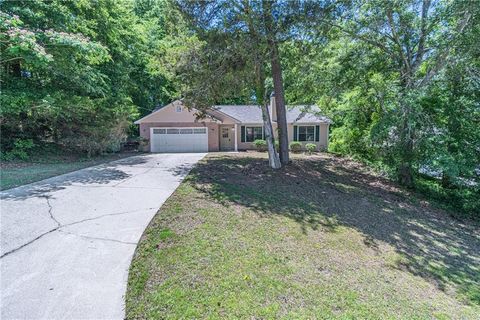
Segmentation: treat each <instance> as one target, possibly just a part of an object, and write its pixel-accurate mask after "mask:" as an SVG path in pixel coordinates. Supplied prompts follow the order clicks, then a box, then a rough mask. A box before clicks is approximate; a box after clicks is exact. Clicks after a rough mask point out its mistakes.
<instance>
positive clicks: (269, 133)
mask: <svg viewBox="0 0 480 320" xmlns="http://www.w3.org/2000/svg"><path fill="white" fill-rule="evenodd" d="M264 100H265V102H264V103H263V105H262V118H263V127H264V133H265V140H266V141H267V148H268V162H269V164H270V167H272V168H273V169H280V168H281V167H282V164H281V162H280V158H279V157H278V153H277V152H276V151H275V140H274V138H273V129H272V121H271V119H270V113H269V112H268V105H269V103H268V100H267V99H264Z"/></svg>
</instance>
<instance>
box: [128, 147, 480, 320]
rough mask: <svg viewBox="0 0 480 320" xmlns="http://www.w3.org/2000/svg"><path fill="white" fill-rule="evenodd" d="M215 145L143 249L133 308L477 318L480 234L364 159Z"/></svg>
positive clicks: (178, 313) (209, 313)
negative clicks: (232, 150) (278, 154)
mask: <svg viewBox="0 0 480 320" xmlns="http://www.w3.org/2000/svg"><path fill="white" fill-rule="evenodd" d="M265 157H266V155H265V154H259V153H240V154H228V155H225V154H213V155H209V156H208V157H207V158H206V159H205V160H203V161H202V162H201V163H199V164H198V166H197V167H196V168H195V169H194V170H193V171H192V172H191V173H190V175H189V176H188V177H187V178H186V180H185V181H184V182H183V183H182V184H181V185H180V187H179V188H178V189H177V191H176V192H175V193H174V194H173V195H172V196H171V197H170V198H169V199H168V201H167V202H166V203H165V204H164V205H163V207H162V208H161V209H160V210H159V212H158V214H157V215H156V216H155V217H154V219H153V220H152V222H151V224H150V226H149V227H148V228H147V230H146V232H145V234H144V236H143V238H142V241H141V243H140V245H139V246H138V248H137V251H136V254H135V256H134V259H133V262H132V265H131V269H130V276H129V281H128V290H127V297H126V304H127V305H126V315H127V318H129V319H164V318H166V319H179V318H188V319H191V318H213V319H224V318H232V319H238V318H248V319H266V318H268V319H273V318H286V319H287V318H288V319H292V318H304V319H312V318H328V319H330V318H343V319H351V318H373V319H385V318H408V319H412V318H422V319H423V318H439V319H449V318H455V319H478V315H479V314H480V236H479V232H478V231H479V228H478V225H474V224H473V222H472V223H470V222H469V223H462V222H460V221H457V220H453V219H452V218H450V216H449V215H448V214H447V213H445V212H442V211H440V210H439V209H434V208H432V206H431V205H430V204H429V203H427V202H426V201H425V200H422V199H421V198H419V197H417V196H415V195H413V194H410V193H407V192H405V191H402V190H401V189H398V188H397V187H396V186H395V185H394V184H392V183H389V182H388V181H386V180H384V179H382V178H379V177H377V176H375V175H373V174H371V173H369V172H367V170H366V169H365V168H364V167H362V166H360V165H359V164H357V163H354V162H351V161H348V160H346V159H342V158H336V157H333V156H330V155H326V154H322V155H316V156H309V157H306V156H302V155H294V156H293V163H292V164H291V165H289V166H288V167H287V168H284V169H282V170H279V171H273V170H271V169H269V168H268V165H267V162H266V160H265Z"/></svg>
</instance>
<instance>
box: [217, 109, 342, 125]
mask: <svg viewBox="0 0 480 320" xmlns="http://www.w3.org/2000/svg"><path fill="white" fill-rule="evenodd" d="M212 109H213V110H217V111H220V112H222V113H224V114H226V115H228V116H230V117H232V118H234V119H236V120H238V121H240V122H242V123H262V122H263V120H262V110H261V109H260V106H258V105H218V106H213V108H212ZM322 122H323V123H331V122H332V121H331V120H330V119H329V118H327V117H326V116H323V115H321V114H320V109H319V108H318V107H317V106H287V123H322Z"/></svg>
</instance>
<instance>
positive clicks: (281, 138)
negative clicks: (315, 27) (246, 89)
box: [262, 0, 290, 165]
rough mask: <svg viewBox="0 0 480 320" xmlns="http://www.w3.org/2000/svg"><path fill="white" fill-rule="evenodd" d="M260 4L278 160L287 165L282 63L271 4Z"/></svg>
mask: <svg viewBox="0 0 480 320" xmlns="http://www.w3.org/2000/svg"><path fill="white" fill-rule="evenodd" d="M262 6H263V17H264V23H265V29H266V31H267V41H268V47H269V50H270V63H271V65H272V78H273V88H274V91H275V109H276V111H277V125H278V145H279V149H280V150H279V153H280V162H281V163H282V165H287V164H288V163H289V162H290V155H289V153H288V129H287V112H286V109H285V93H284V90H283V78H282V65H281V64H280V54H279V52H278V43H277V42H276V39H275V30H274V26H273V18H272V4H271V2H270V1H267V0H263V1H262Z"/></svg>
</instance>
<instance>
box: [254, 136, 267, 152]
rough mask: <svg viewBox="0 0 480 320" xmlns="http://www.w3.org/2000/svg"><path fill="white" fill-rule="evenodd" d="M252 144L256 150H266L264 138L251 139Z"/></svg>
mask: <svg viewBox="0 0 480 320" xmlns="http://www.w3.org/2000/svg"><path fill="white" fill-rule="evenodd" d="M253 145H254V146H255V148H256V149H257V150H258V151H262V152H263V151H267V141H265V140H260V139H259V140H255V141H253Z"/></svg>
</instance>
